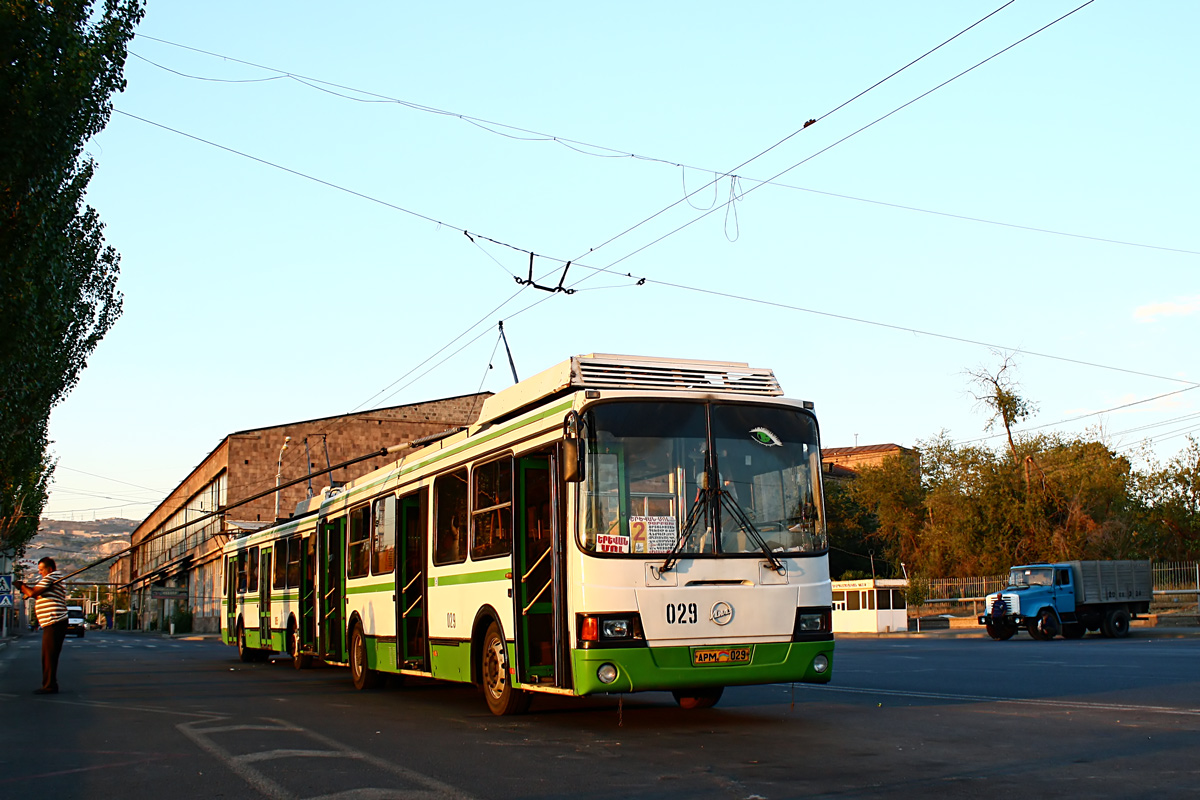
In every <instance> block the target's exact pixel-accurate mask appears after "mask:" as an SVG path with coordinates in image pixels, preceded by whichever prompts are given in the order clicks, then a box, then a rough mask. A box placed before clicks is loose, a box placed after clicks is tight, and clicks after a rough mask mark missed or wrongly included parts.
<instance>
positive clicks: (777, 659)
mask: <svg viewBox="0 0 1200 800" xmlns="http://www.w3.org/2000/svg"><path fill="white" fill-rule="evenodd" d="M782 394H783V392H782V390H781V389H780V387H779V384H778V382H777V381H776V379H775V376H774V374H773V373H772V372H771V371H770V370H765V369H757V368H752V367H749V366H747V365H746V364H742V363H731V362H709V361H681V360H667V359H653V358H642V357H632V356H605V355H589V356H578V357H575V358H572V359H570V360H568V361H566V362H563V363H562V364H559V365H557V366H555V367H553V368H551V369H549V370H547V371H545V372H543V373H541V374H540V375H536V376H534V377H533V378H530V379H527V380H525V381H522V382H520V383H518V384H516V385H515V386H512V387H511V388H509V389H506V390H504V391H502V392H500V393H498V394H496V395H494V396H493V397H491V398H489V399H488V400H487V401H486V402H485V403H484V404H483V408H482V411H481V413H480V416H479V419H478V420H477V421H476V422H475V423H474V424H472V425H470V426H469V427H468V428H466V429H463V430H459V431H452V432H447V434H445V435H444V436H441V437H430V438H427V439H426V440H424V441H421V442H414V443H413V445H412V447H411V448H408V449H406V450H404V451H403V452H404V455H403V457H402V458H401V459H400V460H399V461H397V462H396V463H394V464H391V465H389V466H387V467H384V468H382V469H379V470H376V471H375V472H372V473H370V474H368V475H365V476H363V477H361V478H358V479H357V480H355V481H353V482H352V483H350V484H348V485H346V486H344V487H340V488H338V489H332V490H329V489H327V490H326V491H325V492H323V493H322V494H321V495H320V496H319V497H315V498H313V499H312V500H311V501H307V502H305V503H302V504H301V505H300V507H298V508H297V509H296V514H295V515H294V516H293V518H292V519H290V520H288V521H287V522H285V523H282V524H279V525H276V526H274V527H272V528H269V529H266V530H263V531H259V532H257V533H254V534H251V535H249V536H245V537H242V538H239V539H236V540H233V541H231V542H230V543H229V544H227V545H226V547H225V554H224V555H225V574H226V579H225V581H224V587H225V600H224V602H225V606H224V608H225V612H226V613H225V615H224V623H223V625H224V627H223V632H224V636H225V641H226V642H227V643H228V644H231V645H237V646H238V648H239V652H240V654H241V657H242V658H243V659H245V660H253V659H256V658H264V657H266V656H267V655H269V654H270V653H271V652H275V651H285V652H289V653H291V654H292V655H293V659H294V663H295V665H296V666H297V667H303V666H306V665H307V664H309V663H311V661H312V660H313V659H320V660H322V661H324V662H327V663H332V664H346V665H349V667H350V673H351V677H352V678H353V681H354V685H355V686H356V687H358V688H360V689H363V688H368V687H371V686H373V685H376V684H377V683H378V682H379V679H380V678H381V677H382V675H383V674H384V673H395V674H400V675H414V676H424V677H430V678H437V679H443V680H452V681H463V682H472V683H474V684H476V685H478V686H480V687H481V688H482V689H483V692H484V697H485V699H486V700H487V703H488V706H489V708H490V709H491V710H492V711H493V712H494V713H496V714H509V713H515V712H520V711H523V710H524V709H525V708H527V707H528V704H529V701H530V698H531V697H532V696H533V695H534V694H536V693H539V692H540V693H548V694H559V695H589V694H597V693H610V692H637V691H649V690H659V691H669V692H672V693H673V694H674V696H675V699H676V700H677V702H678V703H679V704H680V705H681V706H683V707H685V708H705V707H709V706H712V705H713V704H715V703H716V702H717V701H718V700H719V699H720V697H721V693H722V691H723V689H724V687H726V686H737V685H749V684H764V683H775V682H788V683H790V682H803V683H826V682H828V681H829V679H830V677H831V675H832V667H833V634H832V629H831V600H832V594H831V588H830V582H829V555H828V546H827V539H826V531H825V520H824V508H823V502H822V494H821V457H820V446H819V437H818V428H817V420H816V417H815V415H814V414H813V411H812V403H809V402H801V401H796V400H789V399H786V398H784V397H783V396H782Z"/></svg>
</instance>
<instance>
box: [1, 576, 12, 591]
mask: <svg viewBox="0 0 1200 800" xmlns="http://www.w3.org/2000/svg"><path fill="white" fill-rule="evenodd" d="M0 594H12V575H0Z"/></svg>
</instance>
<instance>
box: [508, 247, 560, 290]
mask: <svg viewBox="0 0 1200 800" xmlns="http://www.w3.org/2000/svg"><path fill="white" fill-rule="evenodd" d="M570 268H571V262H570V261H568V262H567V265H566V266H565V267H563V271H562V275H559V276H558V286H542V285H541V284H540V283H537V282H536V281H534V279H533V253H530V254H529V277H528V278H518V277H517V276H516V275H514V276H513V280H514V281H516V282H517V283H519V284H521V285H522V286H532V287H533V288H535V289H541V290H542V291H543V292H550V293H551V294H554V293H555V292H563V293H565V294H575V290H574V289H568V288H567V287H565V286H563V281H565V280H566V279H567V270H569V269H570Z"/></svg>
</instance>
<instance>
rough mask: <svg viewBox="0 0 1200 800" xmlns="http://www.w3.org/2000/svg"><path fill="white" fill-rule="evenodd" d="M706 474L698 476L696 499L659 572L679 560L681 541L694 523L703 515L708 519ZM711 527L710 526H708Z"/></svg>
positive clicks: (686, 538)
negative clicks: (681, 531)
mask: <svg viewBox="0 0 1200 800" xmlns="http://www.w3.org/2000/svg"><path fill="white" fill-rule="evenodd" d="M708 502H709V501H708V475H707V474H702V475H701V476H700V488H698V489H697V490H696V499H695V500H693V501H692V507H691V508H690V509H688V515H687V520H685V521H684V523H683V533H681V534H680V535H679V538H678V539H676V540H675V544H674V545H672V546H671V549H670V551H669V552H668V553H667V560H666V561H664V562H663V565H662V566H661V567H659V568H658V571H659V573H663V572H668V571H669V570H671V569H672V568H674V566H675V565H676V564H677V563H678V562H679V550H680V548H681V547H683V543H684V542H686V541H687V540H688V537H690V536H691V535H692V529H693V528H695V527H696V523H697V522H698V521H699V519H700V517H701V516H702V515H703V516H704V518H705V519H708ZM708 527H711V526H708Z"/></svg>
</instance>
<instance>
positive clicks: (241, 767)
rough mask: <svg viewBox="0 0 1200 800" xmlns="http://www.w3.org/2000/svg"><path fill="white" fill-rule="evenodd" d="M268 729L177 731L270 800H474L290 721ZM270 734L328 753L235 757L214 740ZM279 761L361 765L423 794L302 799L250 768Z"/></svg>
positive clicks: (192, 727) (370, 791)
mask: <svg viewBox="0 0 1200 800" xmlns="http://www.w3.org/2000/svg"><path fill="white" fill-rule="evenodd" d="M263 719H265V720H266V721H267V722H268V723H271V724H269V725H263V724H261V723H249V724H235V725H216V726H213V725H206V724H205V721H204V720H197V721H195V722H181V723H179V724H178V725H176V726H175V727H176V729H178V730H179V732H180V733H182V734H183V735H184V736H186V737H188V738H189V739H191V740H192V742H193V743H194V744H195V745H196V746H197V747H199V748H200V749H201V750H204V751H205V752H206V753H208V754H209V755H211V756H213V757H214V758H216V759H217V760H218V761H220V762H221V763H223V764H225V766H227V767H228V768H229V769H230V771H232V772H233V773H235V774H236V775H237V776H238V777H240V778H241V779H242V780H244V781H245V782H246V783H248V784H250V786H252V787H253V788H254V789H255V790H257V791H258V792H259V793H260V794H262V795H264V796H266V797H268V798H271V800H425V798H429V800H435V799H439V798H453V799H454V800H473V798H472V796H471V795H469V794H467V793H466V792H464V791H462V790H460V789H458V788H456V787H454V786H451V785H450V784H447V783H443V782H441V781H439V780H437V779H436V778H432V777H430V776H428V775H425V774H423V773H420V772H416V771H415V770H411V769H407V768H406V767H402V766H400V765H398V764H394V763H392V762H391V761H388V760H386V759H383V758H378V757H376V756H373V755H371V754H370V753H365V752H363V751H361V750H356V749H354V748H352V747H349V746H348V745H344V744H342V743H341V742H338V741H336V740H334V739H330V738H329V737H327V736H322V735H321V734H319V733H317V732H316V731H312V730H308V729H307V728H302V727H300V726H298V725H294V724H292V723H290V722H288V721H287V720H282V719H275V718H271V717H263ZM248 730H250V731H255V730H257V731H267V732H277V731H284V732H290V733H298V734H300V735H302V736H305V737H306V738H308V739H312V740H313V741H316V742H318V743H319V744H322V745H324V746H325V747H326V748H327V749H324V750H305V749H271V750H262V751H259V752H256V753H243V754H241V755H234V754H233V753H231V752H229V751H228V750H226V749H225V748H224V747H222V746H221V745H219V744H217V743H216V742H215V741H213V740H212V738H211V735H212V734H220V733H234V732H239V731H248ZM279 758H347V759H353V760H355V761H359V762H361V763H366V764H370V765H371V766H373V767H376V768H377V769H380V770H383V771H385V772H390V773H392V774H393V775H396V776H399V777H401V778H403V779H405V780H407V781H411V782H412V783H416V784H419V785H420V786H422V787H425V788H421V789H391V788H380V787H359V788H355V789H347V790H344V791H340V792H334V793H333V794H326V795H321V796H320V797H312V798H300V797H298V796H297V795H296V794H294V793H293V792H291V791H290V790H288V789H287V788H285V787H284V786H282V785H281V784H280V783H279V782H277V781H275V780H273V779H271V778H269V777H267V775H265V774H263V773H262V772H261V771H259V770H258V769H255V768H254V767H252V766H250V765H251V764H254V763H257V762H260V761H272V760H275V759H279Z"/></svg>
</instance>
